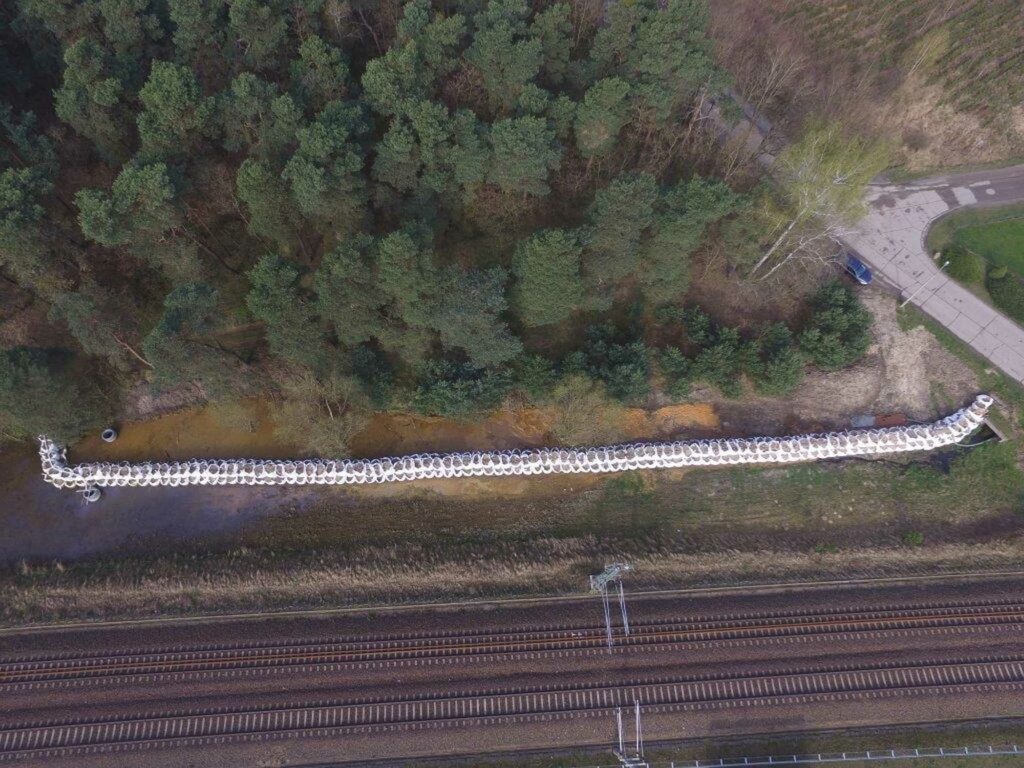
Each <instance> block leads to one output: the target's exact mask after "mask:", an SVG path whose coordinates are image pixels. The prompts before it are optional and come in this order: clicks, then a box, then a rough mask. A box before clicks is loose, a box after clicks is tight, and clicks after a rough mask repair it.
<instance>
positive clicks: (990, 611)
mask: <svg viewBox="0 0 1024 768" xmlns="http://www.w3.org/2000/svg"><path fill="white" fill-rule="evenodd" d="M1018 624H1024V604H1021V603H986V604H981V605H954V606H948V605H947V606H942V605H939V606H932V607H925V608H893V609H877V610H868V611H849V612H829V613H825V614H792V615H784V616H756V615H748V616H742V615H740V616H734V617H718V618H709V619H702V620H697V621H687V622H664V621H662V622H648V623H642V622H641V623H639V624H634V626H633V632H632V634H631V635H629V636H628V637H619V638H617V639H616V643H617V645H618V646H619V647H645V646H671V645H674V644H685V643H694V642H715V641H729V640H759V639H769V638H779V637H795V636H813V635H850V634H867V633H878V632H885V631H892V630H928V629H943V628H947V629H948V628H971V627H985V626H1012V625H1018ZM605 642H606V640H605V634H604V628H603V627H602V626H599V625H584V626H575V627H559V628H526V629H523V630H520V631H516V632H506V633H495V632H486V631H477V632H469V633H464V634H455V633H451V634H448V633H440V634H434V635H398V636H395V635H390V636H382V637H369V638H367V637H362V638H360V637H348V638H333V639H321V640H316V641H302V642H295V643H287V644H277V645H264V644H250V645H239V646H221V647H202V646H198V647H196V646H194V647H183V648H166V649H161V650H158V651H150V652H145V651H142V650H139V651H131V652H125V653H121V654H109V653H108V654H82V655H77V656H75V655H69V654H61V655H59V656H51V657H38V656H37V657H22V658H15V659H6V660H5V659H0V691H4V690H12V689H24V687H25V686H35V685H42V684H46V683H57V682H70V681H92V682H100V681H102V680H104V679H109V680H110V681H111V682H115V681H116V682H121V681H123V679H124V678H125V677H132V676H143V675H162V674H176V673H201V672H224V671H232V670H250V669H259V668H271V667H280V668H291V667H308V666H317V665H325V664H344V663H360V662H390V661H401V660H421V659H454V658H459V657H465V656H478V655H514V654H522V653H530V652H543V651H566V650H586V649H593V650H601V649H603V648H604V647H605Z"/></svg>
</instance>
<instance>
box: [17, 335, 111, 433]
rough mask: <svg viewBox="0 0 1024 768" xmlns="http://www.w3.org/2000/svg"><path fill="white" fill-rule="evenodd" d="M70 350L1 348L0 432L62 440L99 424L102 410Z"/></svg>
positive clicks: (98, 399)
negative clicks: (73, 362)
mask: <svg viewBox="0 0 1024 768" xmlns="http://www.w3.org/2000/svg"><path fill="white" fill-rule="evenodd" d="M70 357H71V355H70V353H69V352H66V351H64V350H48V349H36V348H27V347H15V348H14V349H9V350H6V351H4V352H0V438H2V437H14V438H18V439H21V438H33V437H36V436H37V435H46V436H47V437H51V438H53V439H54V440H57V441H59V442H62V443H68V442H70V441H71V440H73V439H74V438H76V437H80V436H81V435H82V434H83V433H85V432H86V431H87V430H89V429H92V428H94V427H96V426H98V424H99V422H100V421H101V420H102V419H103V417H104V414H105V413H106V411H105V409H104V408H103V407H102V404H101V400H100V398H99V395H98V393H97V392H96V390H95V389H94V388H93V387H92V386H91V383H90V381H89V378H88V377H87V376H83V375H81V374H79V375H77V376H76V375H73V373H72V371H71V370H70V367H69V363H70Z"/></svg>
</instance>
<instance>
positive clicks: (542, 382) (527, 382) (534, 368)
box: [512, 355, 558, 402]
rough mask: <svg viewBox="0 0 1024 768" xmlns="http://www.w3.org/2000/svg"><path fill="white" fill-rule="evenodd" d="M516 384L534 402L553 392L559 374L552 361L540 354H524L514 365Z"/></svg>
mask: <svg viewBox="0 0 1024 768" xmlns="http://www.w3.org/2000/svg"><path fill="white" fill-rule="evenodd" d="M512 372H513V378H514V380H515V386H516V388H517V389H519V390H520V391H521V392H523V393H525V394H526V396H527V397H529V398H530V400H532V401H533V402H538V401H541V400H544V399H545V398H546V397H548V396H549V395H550V394H551V390H552V389H553V388H554V386H555V383H556V382H557V381H558V376H557V374H556V373H555V367H554V366H553V365H552V364H551V361H550V360H548V359H547V358H544V357H541V356H540V355H524V356H522V357H521V358H519V359H518V360H517V361H516V362H515V363H514V365H513V366H512Z"/></svg>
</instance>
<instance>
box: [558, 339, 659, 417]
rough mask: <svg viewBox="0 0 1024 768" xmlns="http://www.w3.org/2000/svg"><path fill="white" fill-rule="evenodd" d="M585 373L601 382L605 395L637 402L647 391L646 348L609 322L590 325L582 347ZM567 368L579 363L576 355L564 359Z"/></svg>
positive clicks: (648, 385)
mask: <svg viewBox="0 0 1024 768" xmlns="http://www.w3.org/2000/svg"><path fill="white" fill-rule="evenodd" d="M582 352H583V363H584V365H585V367H586V372H587V373H588V374H589V375H590V376H591V377H592V378H594V379H598V380H599V381H603V382H604V383H605V385H606V386H607V387H608V394H609V395H611V396H612V397H614V398H615V399H616V400H621V401H623V402H625V403H639V402H641V401H643V400H644V399H645V398H646V397H647V394H648V393H649V392H650V383H649V382H648V375H649V373H650V371H649V367H648V362H647V347H646V346H644V343H643V342H642V341H639V340H630V339H627V338H624V337H622V336H620V335H619V334H618V333H617V332H616V330H615V327H614V326H612V325H610V324H609V325H600V326H592V327H590V328H588V329H587V340H586V342H585V343H584V346H583V350H582ZM567 363H568V365H567V366H566V368H567V369H570V370H571V369H573V368H574V367H575V366H576V365H578V364H579V359H578V358H572V357H571V356H570V359H568V360H567Z"/></svg>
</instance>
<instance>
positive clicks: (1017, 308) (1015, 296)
mask: <svg viewBox="0 0 1024 768" xmlns="http://www.w3.org/2000/svg"><path fill="white" fill-rule="evenodd" d="M994 271H995V270H993V272H994ZM987 287H988V292H989V295H990V296H991V297H992V302H993V303H994V304H995V305H996V306H997V307H999V309H1001V310H1003V312H1005V313H1006V314H1007V315H1009V316H1010V317H1011V318H1012V319H1014V320H1016V321H1018V322H1022V323H1024V283H1022V282H1021V279H1020V278H1019V277H1017V276H1016V275H1012V274H1009V273H1007V274H1006V275H1004V276H1003V277H1001V278H1000V277H994V276H993V274H992V272H990V273H989V279H988V281H987Z"/></svg>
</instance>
